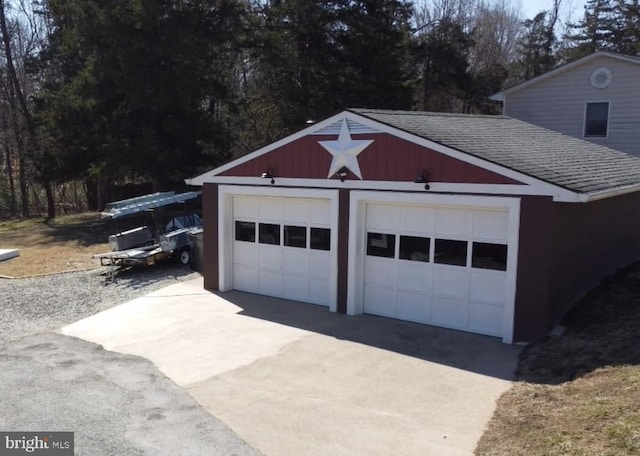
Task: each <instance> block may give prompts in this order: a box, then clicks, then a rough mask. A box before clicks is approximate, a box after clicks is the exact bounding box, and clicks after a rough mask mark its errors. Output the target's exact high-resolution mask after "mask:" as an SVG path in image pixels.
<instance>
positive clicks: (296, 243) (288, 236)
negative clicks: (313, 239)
mask: <svg viewBox="0 0 640 456" xmlns="http://www.w3.org/2000/svg"><path fill="white" fill-rule="evenodd" d="M284 245H286V246H287V247H298V248H302V249H304V248H306V247H307V227H306V226H291V225H285V226H284Z"/></svg>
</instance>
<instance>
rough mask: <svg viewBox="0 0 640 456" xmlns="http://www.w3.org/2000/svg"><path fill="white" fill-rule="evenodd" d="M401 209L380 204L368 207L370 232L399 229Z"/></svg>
mask: <svg viewBox="0 0 640 456" xmlns="http://www.w3.org/2000/svg"><path fill="white" fill-rule="evenodd" d="M399 215H400V208H399V207H396V206H383V205H378V204H369V205H367V227H368V230H369V231H371V230H383V231H384V230H391V231H395V230H396V229H397V228H398V222H399Z"/></svg>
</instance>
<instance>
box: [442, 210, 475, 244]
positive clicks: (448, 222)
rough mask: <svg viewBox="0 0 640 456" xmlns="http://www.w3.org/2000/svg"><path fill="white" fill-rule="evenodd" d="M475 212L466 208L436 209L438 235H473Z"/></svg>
mask: <svg viewBox="0 0 640 456" xmlns="http://www.w3.org/2000/svg"><path fill="white" fill-rule="evenodd" d="M472 223H473V214H472V213H471V212H469V211H468V210H465V209H449V208H439V209H436V229H435V232H436V234H438V235H445V236H446V235H448V236H464V237H468V236H470V235H471V227H472Z"/></svg>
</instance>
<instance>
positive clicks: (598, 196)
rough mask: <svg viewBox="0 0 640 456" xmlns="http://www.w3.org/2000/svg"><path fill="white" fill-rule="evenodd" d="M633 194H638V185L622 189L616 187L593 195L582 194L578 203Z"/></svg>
mask: <svg viewBox="0 0 640 456" xmlns="http://www.w3.org/2000/svg"><path fill="white" fill-rule="evenodd" d="M635 192H640V184H633V185H626V186H624V187H617V188H612V189H609V190H603V191H600V192H594V193H582V194H580V202H581V203H588V202H590V201H598V200H601V199H605V198H611V197H614V196H620V195H626V194H628V193H635Z"/></svg>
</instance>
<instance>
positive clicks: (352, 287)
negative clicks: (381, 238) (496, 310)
mask: <svg viewBox="0 0 640 456" xmlns="http://www.w3.org/2000/svg"><path fill="white" fill-rule="evenodd" d="M367 203H383V204H385V203H386V204H409V205H418V206H449V207H452V206H453V207H460V208H468V209H482V208H487V209H506V210H507V211H508V212H509V231H508V241H507V243H508V246H509V249H508V253H507V271H508V272H509V274H508V275H507V282H506V290H505V296H506V300H505V307H504V314H503V330H504V333H503V335H502V341H503V342H504V343H512V342H513V328H514V317H515V297H516V280H517V268H518V249H519V246H518V243H519V232H520V199H519V198H501V197H493V196H469V195H430V194H412V193H385V192H370V191H353V192H351V194H350V205H349V207H350V214H349V246H350V252H349V262H348V279H347V283H348V284H349V286H348V288H347V314H348V315H358V314H361V313H362V312H363V308H364V301H363V300H364V252H365V250H366V249H365V235H364V233H365V227H366V209H365V208H366V204H367Z"/></svg>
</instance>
